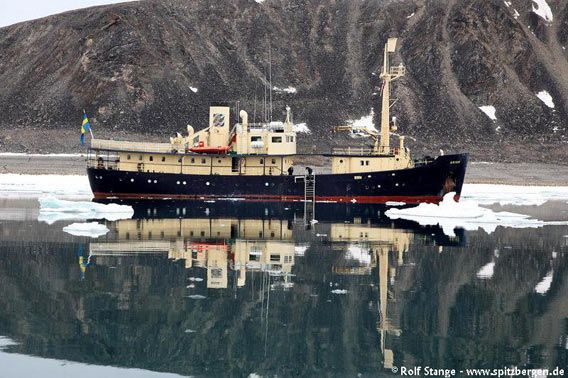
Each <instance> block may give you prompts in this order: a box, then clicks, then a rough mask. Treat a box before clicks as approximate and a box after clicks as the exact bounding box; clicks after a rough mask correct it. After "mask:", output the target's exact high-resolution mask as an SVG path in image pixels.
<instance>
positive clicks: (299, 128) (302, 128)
mask: <svg viewBox="0 0 568 378" xmlns="http://www.w3.org/2000/svg"><path fill="white" fill-rule="evenodd" d="M294 131H295V132H297V133H305V134H311V133H312V131H311V130H310V129H309V128H308V125H306V124H305V123H296V124H295V125H294Z"/></svg>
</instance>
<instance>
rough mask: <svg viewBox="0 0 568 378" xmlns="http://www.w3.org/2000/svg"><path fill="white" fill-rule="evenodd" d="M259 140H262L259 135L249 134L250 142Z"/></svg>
mask: <svg viewBox="0 0 568 378" xmlns="http://www.w3.org/2000/svg"><path fill="white" fill-rule="evenodd" d="M261 140H262V137H260V136H251V137H250V141H251V142H260V141H261Z"/></svg>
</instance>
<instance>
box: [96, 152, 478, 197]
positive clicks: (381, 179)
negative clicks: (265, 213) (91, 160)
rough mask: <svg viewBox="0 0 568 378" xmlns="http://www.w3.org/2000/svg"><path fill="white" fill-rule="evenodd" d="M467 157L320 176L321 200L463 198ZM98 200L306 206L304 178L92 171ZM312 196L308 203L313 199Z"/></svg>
mask: <svg viewBox="0 0 568 378" xmlns="http://www.w3.org/2000/svg"><path fill="white" fill-rule="evenodd" d="M467 160H468V156H467V154H458V155H445V156H440V157H438V158H437V159H435V160H433V161H431V162H428V163H425V164H421V165H418V166H416V167H414V168H408V169H401V170H394V171H381V172H366V173H349V174H320V175H316V176H315V184H314V197H315V200H316V201H319V202H324V201H329V202H352V203H386V202H388V201H399V202H405V203H420V202H431V203H437V202H439V201H440V200H441V199H442V197H443V196H444V194H446V193H449V192H455V193H456V200H457V199H459V196H460V194H461V190H462V186H463V182H464V177H465V171H466V166H467ZM87 173H88V176H89V182H90V185H91V189H92V191H93V194H94V196H95V198H96V199H223V198H224V199H242V200H253V201H303V200H305V199H306V196H305V182H304V180H305V179H306V177H305V176H299V175H289V176H288V175H278V176H271V175H263V176H246V175H193V174H174V173H153V172H131V171H119V170H109V169H97V168H88V169H87ZM314 197H310V196H308V198H310V199H311V198H314Z"/></svg>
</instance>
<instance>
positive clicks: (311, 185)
mask: <svg viewBox="0 0 568 378" xmlns="http://www.w3.org/2000/svg"><path fill="white" fill-rule="evenodd" d="M315 215H316V175H315V174H312V173H307V174H306V175H305V176H304V222H305V223H308V222H310V221H312V220H314V219H315Z"/></svg>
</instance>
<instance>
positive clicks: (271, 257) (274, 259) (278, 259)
mask: <svg viewBox="0 0 568 378" xmlns="http://www.w3.org/2000/svg"><path fill="white" fill-rule="evenodd" d="M270 261H280V255H270Z"/></svg>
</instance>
